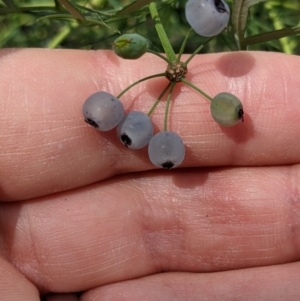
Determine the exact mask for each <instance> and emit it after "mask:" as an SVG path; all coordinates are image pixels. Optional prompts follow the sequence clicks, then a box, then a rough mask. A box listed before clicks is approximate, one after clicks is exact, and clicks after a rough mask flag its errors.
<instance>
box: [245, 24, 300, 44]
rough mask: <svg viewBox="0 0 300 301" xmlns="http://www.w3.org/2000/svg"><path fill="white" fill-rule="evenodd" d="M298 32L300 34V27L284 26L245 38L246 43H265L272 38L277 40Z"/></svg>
mask: <svg viewBox="0 0 300 301" xmlns="http://www.w3.org/2000/svg"><path fill="white" fill-rule="evenodd" d="M296 34H300V27H294V28H284V29H279V30H274V31H272V32H266V33H261V34H258V35H255V36H252V37H248V38H245V39H244V43H245V44H246V45H252V44H257V43H265V42H269V41H271V40H277V39H281V38H285V37H288V36H293V35H296Z"/></svg>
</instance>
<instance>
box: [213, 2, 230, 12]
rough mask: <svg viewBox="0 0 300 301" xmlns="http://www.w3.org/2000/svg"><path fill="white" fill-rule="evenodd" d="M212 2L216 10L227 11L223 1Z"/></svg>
mask: <svg viewBox="0 0 300 301" xmlns="http://www.w3.org/2000/svg"><path fill="white" fill-rule="evenodd" d="M214 4H215V7H216V10H217V11H218V12H219V13H228V11H227V10H226V8H225V5H224V3H223V2H222V1H221V0H214Z"/></svg>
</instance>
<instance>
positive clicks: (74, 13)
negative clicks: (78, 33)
mask: <svg viewBox="0 0 300 301" xmlns="http://www.w3.org/2000/svg"><path fill="white" fill-rule="evenodd" d="M57 1H58V2H59V3H60V4H61V5H62V6H63V7H64V8H65V9H66V10H67V11H68V12H69V13H70V14H71V15H72V16H73V17H75V18H76V19H79V20H82V21H84V20H85V17H84V16H83V15H82V14H81V12H80V11H79V10H78V9H77V8H76V7H74V6H73V5H72V4H71V3H70V2H69V1H68V0H57Z"/></svg>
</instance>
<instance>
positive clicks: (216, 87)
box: [0, 49, 300, 301]
mask: <svg viewBox="0 0 300 301" xmlns="http://www.w3.org/2000/svg"><path fill="white" fill-rule="evenodd" d="M165 68H166V66H165V62H164V61H162V60H161V59H159V58H157V57H155V56H153V55H151V54H149V55H148V54H146V55H145V56H143V57H142V58H141V59H139V60H137V61H126V60H122V59H119V58H117V57H116V56H115V55H114V54H113V53H112V52H111V51H78V50H38V49H23V50H21V49H20V50H19V49H18V50H1V51H0V70H1V73H0V78H1V79H0V104H1V112H2V114H1V119H0V129H1V130H0V199H1V201H2V202H1V203H0V227H1V232H0V233H1V236H0V254H1V258H0V270H1V273H0V288H1V298H3V299H1V300H4V301H6V300H8V301H15V300H18V301H19V300H23V301H37V300H40V296H43V295H46V294H49V293H52V294H51V295H48V297H45V298H46V300H47V301H74V300H81V301H92V300H93V301H98V300H101V301H110V300H114V301H115V300H117V301H119V300H120V301H125V300H126V301H127V300H130V301H137V300H139V301H140V300H145V301H153V300H156V301H160V300H164V301H168V300H172V301H174V300H175V301H181V300H182V301H185V300H189V301H194V300H207V301H213V300H222V301H227V300H228V301H229V300H243V301H250V300H256V301H257V300H272V301H277V300H285V301H297V300H299V296H300V287H299V282H300V262H299V259H300V198H299V195H300V194H299V190H300V167H299V163H300V143H299V141H300V123H299V116H300V75H299V70H300V58H299V57H297V56H291V55H289V56H288V55H284V54H276V53H263V52H247V53H246V52H241V53H220V54H209V55H199V56H197V57H195V58H194V59H193V60H192V61H191V63H190V65H189V73H188V76H187V79H189V80H190V81H192V82H193V83H194V84H196V85H197V86H199V87H200V88H201V89H203V90H204V91H205V92H206V93H208V94H209V95H211V96H214V95H216V94H217V93H220V92H230V93H233V94H235V95H236V96H238V97H239V98H240V99H241V100H242V102H243V105H244V110H245V115H244V117H245V121H244V123H239V124H238V125H237V126H235V127H232V128H222V127H220V126H219V125H218V124H216V123H215V122H214V121H213V119H212V117H211V115H210V112H209V102H208V101H207V100H206V99H204V98H203V97H202V96H201V95H200V94H198V93H197V92H195V91H194V90H192V89H191V88H189V87H186V86H184V85H182V84H179V85H178V87H177V88H176V89H175V92H174V95H173V98H172V103H171V108H170V117H169V122H168V126H169V129H170V130H172V131H175V132H177V133H178V134H179V135H180V136H181V137H182V139H183V141H184V144H185V146H186V158H185V160H184V162H183V164H182V165H181V168H178V169H174V170H170V171H166V170H159V169H156V168H155V167H154V166H153V165H152V164H151V163H150V162H149V159H148V156H147V149H142V150H137V151H133V150H130V149H127V148H125V147H124V146H123V145H122V144H121V143H120V142H119V141H118V139H117V138H116V133H115V131H110V132H105V133H100V132H98V131H96V130H95V129H94V128H92V127H91V126H89V125H88V124H86V123H85V122H84V121H83V117H82V113H81V107H82V104H83V102H84V101H85V99H86V98H87V97H88V96H89V95H91V94H92V93H94V92H96V91H99V90H104V91H107V92H109V93H112V94H114V95H117V94H118V93H120V92H121V91H122V90H123V89H124V88H125V87H126V86H128V85H129V84H131V83H132V82H134V81H136V80H138V79H140V78H142V77H145V76H148V75H151V74H154V73H161V72H163V71H164V70H165ZM166 84H167V80H166V79H164V78H159V79H152V80H150V81H147V82H143V83H141V84H139V85H138V86H136V87H135V88H133V89H132V90H130V91H129V92H127V93H126V94H125V95H124V96H122V97H121V101H122V102H123V104H124V107H125V110H126V111H129V110H140V111H143V112H148V111H149V109H150V108H151V106H152V104H153V102H154V101H155V99H156V97H157V96H158V95H159V94H160V92H161V91H162V89H163V88H164V87H165V85H166ZM164 107H165V101H164V100H163V101H161V103H160V105H159V106H158V107H157V109H156V110H155V112H154V113H153V115H152V116H151V118H152V120H153V123H154V125H155V131H156V132H158V131H159V130H162V127H163V115H164ZM162 272H164V273H162ZM24 276H25V277H24ZM78 292H80V293H81V294H80V296H79V295H78V294H77V295H75V293H78Z"/></svg>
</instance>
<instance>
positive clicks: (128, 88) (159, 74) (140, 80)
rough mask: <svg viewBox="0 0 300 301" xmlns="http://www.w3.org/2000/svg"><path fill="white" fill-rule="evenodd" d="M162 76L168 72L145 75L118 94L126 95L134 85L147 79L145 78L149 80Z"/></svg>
mask: <svg viewBox="0 0 300 301" xmlns="http://www.w3.org/2000/svg"><path fill="white" fill-rule="evenodd" d="M161 76H166V73H165V72H164V73H157V74H154V75H150V76H147V77H144V78H142V79H139V80H137V81H136V82H134V83H133V84H131V85H129V86H128V87H127V88H126V89H124V90H123V91H122V92H121V93H120V94H119V95H118V96H117V98H120V97H121V96H122V95H124V94H125V93H126V92H127V91H128V90H130V89H131V88H132V87H134V86H135V85H137V84H139V83H141V82H143V81H145V80H148V79H151V78H155V77H161Z"/></svg>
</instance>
